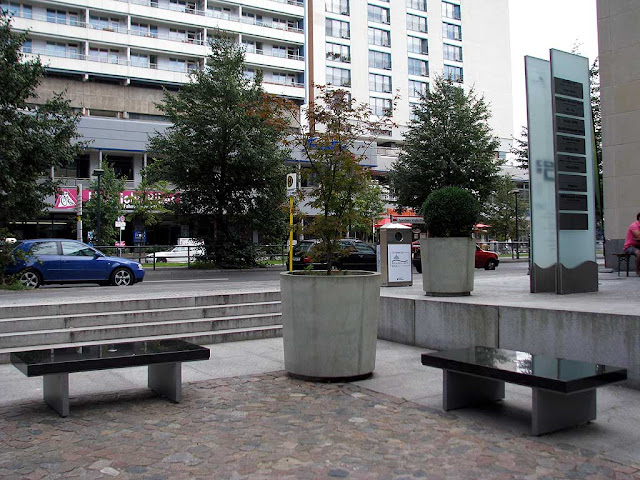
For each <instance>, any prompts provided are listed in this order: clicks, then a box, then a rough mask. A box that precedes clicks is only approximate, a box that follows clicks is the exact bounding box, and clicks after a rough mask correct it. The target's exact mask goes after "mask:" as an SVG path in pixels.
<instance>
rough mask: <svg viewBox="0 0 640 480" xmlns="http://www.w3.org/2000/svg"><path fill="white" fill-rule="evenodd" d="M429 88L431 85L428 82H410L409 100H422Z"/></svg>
mask: <svg viewBox="0 0 640 480" xmlns="http://www.w3.org/2000/svg"><path fill="white" fill-rule="evenodd" d="M428 88H429V84H428V83H426V82H418V81H416V80H409V98H420V97H421V96H423V95H424V94H425V93H427V89H428Z"/></svg>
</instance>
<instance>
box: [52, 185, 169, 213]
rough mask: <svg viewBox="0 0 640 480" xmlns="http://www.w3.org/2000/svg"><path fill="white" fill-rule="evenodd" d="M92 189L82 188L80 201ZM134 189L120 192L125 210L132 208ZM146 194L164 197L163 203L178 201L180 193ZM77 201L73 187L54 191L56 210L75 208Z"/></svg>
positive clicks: (159, 197)
mask: <svg viewBox="0 0 640 480" xmlns="http://www.w3.org/2000/svg"><path fill="white" fill-rule="evenodd" d="M93 193H94V192H93V190H82V203H85V202H88V201H89V199H90V198H91V196H92V195H93ZM136 193H137V192H136V191H135V190H125V191H123V192H120V204H121V205H122V207H123V208H124V209H125V210H129V209H133V201H134V200H135V198H136ZM146 194H147V196H148V197H150V198H152V199H154V200H160V199H164V203H168V204H170V203H179V202H180V193H163V192H156V191H151V192H146ZM77 203H78V194H77V190H76V188H75V187H62V188H59V189H58V192H57V193H56V201H55V206H54V208H55V209H56V210H68V209H73V208H76V205H77Z"/></svg>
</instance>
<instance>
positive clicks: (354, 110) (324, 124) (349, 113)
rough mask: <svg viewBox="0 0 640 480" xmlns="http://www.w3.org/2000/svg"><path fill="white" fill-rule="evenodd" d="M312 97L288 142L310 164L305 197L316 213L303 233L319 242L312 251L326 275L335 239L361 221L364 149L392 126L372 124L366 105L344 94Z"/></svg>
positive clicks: (386, 121) (323, 91)
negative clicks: (310, 177) (300, 125)
mask: <svg viewBox="0 0 640 480" xmlns="http://www.w3.org/2000/svg"><path fill="white" fill-rule="evenodd" d="M315 90H316V91H317V92H318V94H317V95H316V98H315V99H314V101H313V102H312V103H311V104H310V106H309V108H308V110H307V111H306V120H307V126H306V127H305V128H301V131H300V133H299V134H297V135H295V138H294V140H292V143H293V145H294V146H295V147H296V148H297V149H298V150H299V151H300V152H301V153H302V155H303V156H304V157H305V159H306V160H307V161H308V162H309V164H310V170H311V172H312V175H313V177H314V179H315V181H316V184H315V186H314V187H313V188H312V189H311V191H310V192H309V194H308V199H309V200H308V201H309V205H310V206H311V207H312V208H314V209H316V210H318V211H319V214H318V215H316V216H315V218H314V220H313V223H312V224H311V226H310V228H309V229H308V230H307V231H308V232H309V233H311V234H312V235H315V236H317V237H318V238H320V239H321V240H322V242H321V243H320V244H319V245H318V246H317V248H316V249H315V252H314V256H315V257H316V258H322V259H323V261H324V262H326V264H327V272H328V273H329V272H330V271H331V269H332V267H333V265H334V263H335V260H336V259H337V258H338V256H339V255H340V246H339V239H340V238H342V237H343V236H344V234H345V233H346V232H347V231H348V230H349V228H350V227H351V226H354V225H358V224H360V223H361V222H362V221H363V213H365V212H366V210H365V209H363V208H360V206H358V203H357V199H362V198H363V195H364V194H365V192H366V190H367V189H368V188H369V186H370V175H369V172H367V171H366V170H365V169H364V168H363V167H362V165H361V162H362V160H364V159H365V158H366V157H365V155H366V150H367V148H368V147H369V145H371V143H372V142H373V141H374V140H375V136H376V134H377V133H378V132H379V131H380V130H384V129H388V128H390V126H391V125H392V122H391V119H390V118H389V117H382V118H379V119H376V118H375V117H373V116H372V114H371V110H370V108H369V105H366V104H360V103H357V102H356V101H355V100H354V99H353V98H352V97H351V94H350V92H348V91H347V90H343V89H331V88H328V87H326V86H315Z"/></svg>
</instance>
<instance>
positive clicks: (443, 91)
mask: <svg viewBox="0 0 640 480" xmlns="http://www.w3.org/2000/svg"><path fill="white" fill-rule="evenodd" d="M413 112H414V115H415V119H414V120H413V121H412V122H411V124H410V126H409V130H408V131H407V133H406V134H405V144H404V149H403V152H401V154H400V156H399V157H398V160H397V161H396V162H394V164H393V166H392V171H391V172H390V175H389V177H390V182H391V185H392V187H393V190H394V191H395V193H396V195H397V197H398V205H399V206H400V207H413V208H414V209H418V208H420V207H421V206H422V204H423V203H424V201H425V199H426V198H427V197H428V196H429V194H430V193H431V192H432V191H434V190H438V189H440V188H443V187H460V188H464V189H466V190H469V191H470V192H471V193H473V194H474V195H475V196H476V198H478V200H480V201H484V200H485V199H486V198H487V197H488V196H489V195H490V194H491V192H492V191H493V189H494V183H495V180H496V178H497V175H498V171H499V167H500V162H499V161H498V160H497V158H496V155H495V152H496V150H497V149H498V146H499V142H498V140H497V138H496V137H495V136H494V135H493V133H492V131H491V128H490V127H489V124H488V120H489V118H490V116H491V113H490V110H489V105H488V104H487V103H486V102H485V101H484V99H483V98H482V97H480V98H478V97H477V96H476V94H475V92H474V90H473V89H471V90H469V91H468V92H465V90H464V89H463V88H462V87H461V86H459V85H457V84H455V83H454V82H452V81H451V80H449V79H445V78H443V77H437V78H436V79H435V81H434V82H433V84H432V88H431V91H428V92H427V93H426V94H425V95H424V96H422V98H421V102H420V103H419V104H418V105H417V106H415V107H414V110H413Z"/></svg>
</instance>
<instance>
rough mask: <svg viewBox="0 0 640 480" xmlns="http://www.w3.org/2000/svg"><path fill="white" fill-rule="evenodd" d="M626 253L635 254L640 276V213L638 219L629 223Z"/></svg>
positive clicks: (625, 244) (637, 272)
mask: <svg viewBox="0 0 640 480" xmlns="http://www.w3.org/2000/svg"><path fill="white" fill-rule="evenodd" d="M624 253H628V254H629V255H635V257H636V275H638V276H639V277H640V213H638V214H637V215H636V221H635V222H633V223H632V224H631V225H629V228H628V229H627V237H626V239H625V241H624Z"/></svg>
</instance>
